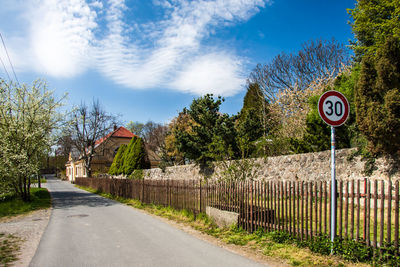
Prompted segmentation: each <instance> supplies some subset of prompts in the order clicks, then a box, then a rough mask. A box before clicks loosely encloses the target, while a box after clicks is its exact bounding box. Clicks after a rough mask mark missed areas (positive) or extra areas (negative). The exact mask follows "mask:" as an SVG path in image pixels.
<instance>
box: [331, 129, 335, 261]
mask: <svg viewBox="0 0 400 267" xmlns="http://www.w3.org/2000/svg"><path fill="white" fill-rule="evenodd" d="M335 236H336V165H335V127H333V126H331V242H332V247H331V254H333V241H334V240H335Z"/></svg>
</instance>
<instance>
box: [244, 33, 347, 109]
mask: <svg viewBox="0 0 400 267" xmlns="http://www.w3.org/2000/svg"><path fill="white" fill-rule="evenodd" d="M348 63H349V53H348V51H347V49H346V47H345V46H344V45H343V44H340V43H338V42H336V41H335V40H332V41H323V40H317V41H309V42H307V43H304V44H303V45H302V49H301V50H300V51H299V52H297V54H286V53H281V54H279V55H278V56H276V57H275V58H274V59H273V60H272V62H271V63H269V64H265V65H262V64H258V65H257V66H256V68H255V69H254V70H253V71H252V72H251V73H250V77H249V82H250V83H255V84H258V85H259V86H260V88H261V89H262V91H263V92H264V96H265V97H266V99H267V100H268V102H269V103H274V102H275V100H276V98H277V96H278V94H279V93H280V92H283V91H285V90H287V91H304V90H305V89H307V88H308V87H309V85H310V84H311V83H313V82H315V81H317V80H319V79H324V78H326V77H331V76H334V77H336V76H337V74H338V73H339V72H340V70H341V69H342V67H343V65H348Z"/></svg>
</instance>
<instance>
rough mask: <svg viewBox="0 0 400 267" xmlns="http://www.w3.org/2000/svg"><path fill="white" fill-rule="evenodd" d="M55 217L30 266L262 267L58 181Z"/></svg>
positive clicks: (53, 187)
mask: <svg viewBox="0 0 400 267" xmlns="http://www.w3.org/2000/svg"><path fill="white" fill-rule="evenodd" d="M46 187H47V188H48V189H49V191H50V192H51V195H52V199H53V212H52V215H51V218H50V222H49V224H48V226H47V228H46V230H45V232H44V234H43V237H42V239H41V241H40V244H39V247H38V249H37V251H36V254H35V256H34V258H33V259H32V262H31V264H30V266H40V267H43V266H46V267H47V266H57V267H60V266H74V267H75V266H97V267H99V266H149V267H157V266H160V267H161V266H162V267H169V266H183V267H188V266H204V267H210V266H218V267H223V266H226V267H234V266H238V267H239V266H240V267H243V266H262V265H261V264H258V263H256V262H253V261H251V260H249V259H246V258H244V257H242V256H239V255H236V254H233V253H231V252H229V251H227V250H224V249H222V248H219V247H217V246H214V245H212V244H209V243H207V242H205V241H202V240H199V239H197V238H195V237H193V236H191V235H189V234H187V233H185V232H183V231H181V230H179V229H176V228H174V227H172V226H170V225H169V224H166V223H164V222H162V221H160V220H157V219H156V218H153V217H152V216H149V215H147V214H144V213H142V212H140V211H137V210H135V209H133V208H131V207H128V206H125V205H122V204H119V203H117V202H115V201H112V200H109V199H105V198H102V197H100V196H97V195H95V194H91V193H88V192H86V191H83V190H80V189H77V188H75V187H74V186H73V185H71V184H69V183H67V182H62V181H60V180H57V179H55V178H49V179H48V181H47V185H46Z"/></svg>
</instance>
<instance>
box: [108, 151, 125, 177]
mask: <svg viewBox="0 0 400 267" xmlns="http://www.w3.org/2000/svg"><path fill="white" fill-rule="evenodd" d="M127 147H128V146H127V145H125V144H122V145H121V146H120V147H119V148H118V151H117V154H116V155H115V157H114V160H113V163H112V164H111V167H110V169H109V170H108V173H109V174H111V175H118V174H121V171H122V168H121V167H122V166H123V165H124V152H125V150H126V149H127Z"/></svg>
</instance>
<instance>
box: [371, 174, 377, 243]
mask: <svg viewBox="0 0 400 267" xmlns="http://www.w3.org/2000/svg"><path fill="white" fill-rule="evenodd" d="M373 231H374V232H373V235H374V240H373V241H372V242H373V243H372V245H373V247H374V248H377V244H378V181H377V180H375V181H374V230H373Z"/></svg>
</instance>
